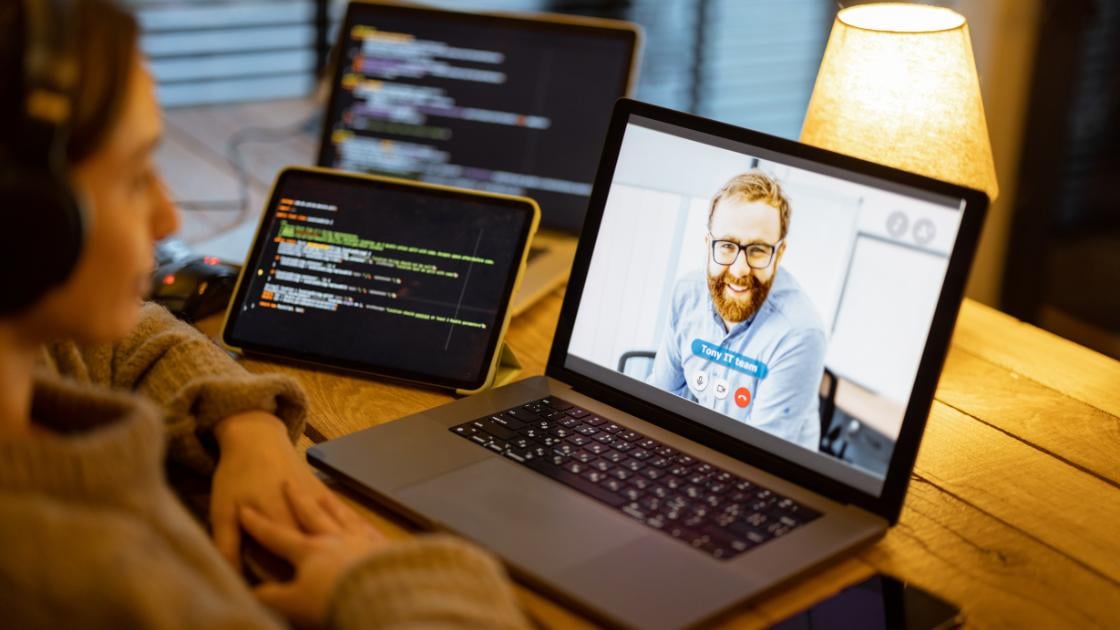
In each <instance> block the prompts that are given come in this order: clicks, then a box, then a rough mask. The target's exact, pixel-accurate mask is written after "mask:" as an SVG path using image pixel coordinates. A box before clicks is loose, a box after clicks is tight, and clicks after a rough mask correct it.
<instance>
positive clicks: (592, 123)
mask: <svg viewBox="0 0 1120 630" xmlns="http://www.w3.org/2000/svg"><path fill="white" fill-rule="evenodd" d="M638 42H639V33H638V30H637V27H636V26H634V25H632V24H629V23H627V22H620V21H613V20H599V19H591V18H575V17H569V16H551V15H538V16H529V15H525V16H513V15H490V14H475V13H458V12H453V11H444V10H439V9H431V8H423V7H414V6H399V5H386V4H377V3H366V2H351V3H350V5H349V7H348V8H347V11H346V17H345V20H344V22H343V25H342V28H341V30H340V31H339V39H338V50H337V54H338V55H339V63H337V64H335V66H336V68H335V75H334V77H333V80H332V83H331V86H332V87H331V95H330V102H329V104H328V108H327V113H326V119H325V122H324V125H323V135H322V138H321V141H320V145H319V158H318V164H319V166H326V167H330V168H341V169H346V170H351V171H359V172H369V173H380V174H385V175H394V176H397V177H406V178H411V179H419V180H423V181H426V182H433V183H438V184H449V185H454V186H459V187H463V188H473V189H477V190H487V191H492V192H501V193H507V194H514V195H524V196H528V197H532V198H533V199H535V200H536V201H537V202H538V204H539V205H540V207H541V217H542V220H541V228H542V231H541V232H539V233H538V234H537V236H536V238H535V240H534V245H533V250H531V252H530V258H529V265H528V268H527V270H526V274H525V276H524V278H523V280H522V283H521V287H520V289H519V291H518V294H517V295H516V296H515V297H514V301H513V306H512V309H513V313H514V314H517V313H519V312H521V311H523V310H524V309H525V308H526V307H528V306H529V305H530V304H531V303H532V302H533V301H534V300H536V299H537V298H539V297H541V296H543V295H544V294H546V293H548V292H549V291H551V290H552V289H555V288H556V287H557V286H559V285H560V284H561V283H562V282H563V281H564V280H565V279H566V278H567V276H568V273H569V272H570V270H571V264H572V258H573V256H574V254H575V244H576V237H577V236H578V235H579V231H580V228H581V227H582V225H583V217H584V215H585V213H586V210H587V201H588V197H589V196H590V194H591V184H592V180H593V179H594V176H595V167H596V165H597V164H598V158H599V153H600V149H601V148H602V144H603V136H604V134H605V133H606V130H607V123H608V122H609V118H610V109H611V105H612V104H613V103H614V101H615V100H616V99H618V98H619V97H621V96H624V95H626V94H628V93H629V92H630V90H631V88H632V85H633V81H634V78H635V75H636V60H637V54H638Z"/></svg>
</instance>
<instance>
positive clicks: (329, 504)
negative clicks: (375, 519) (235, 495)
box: [238, 484, 388, 627]
mask: <svg viewBox="0 0 1120 630" xmlns="http://www.w3.org/2000/svg"><path fill="white" fill-rule="evenodd" d="M284 494H285V496H286V497H287V500H288V502H289V504H290V506H291V512H292V514H294V515H295V517H296V521H297V523H298V527H293V526H291V525H288V524H286V523H283V522H280V521H279V520H277V519H270V518H268V517H266V516H264V515H263V514H261V513H260V512H259V511H257V510H255V509H253V508H251V507H248V506H243V507H242V508H241V509H240V511H239V512H238V513H239V515H240V520H241V524H242V525H243V526H244V527H245V531H247V532H248V533H249V535H250V536H252V537H253V538H254V539H256V541H257V542H259V543H261V545H263V546H264V547H265V548H266V549H268V550H269V551H271V552H272V553H274V554H276V555H278V556H280V557H282V558H284V559H286V560H287V561H288V562H289V563H291V565H292V566H293V567H294V568H295V578H293V579H292V580H291V581H290V582H283V583H278V582H270V583H266V584H263V585H261V586H258V587H257V588H256V589H254V594H255V595H256V596H257V599H259V600H260V601H261V602H262V603H263V604H265V605H266V606H268V607H269V608H272V609H273V610H275V611H276V612H278V613H280V614H281V615H283V616H284V617H285V618H286V619H288V620H289V621H291V622H292V623H295V624H296V625H298V626H301V627H322V626H323V625H324V624H325V623H326V621H327V614H328V612H329V610H328V607H329V605H330V597H331V593H332V592H333V591H334V588H335V586H336V585H337V584H338V581H339V579H340V578H341V577H342V576H343V575H344V574H345V573H346V571H347V570H349V569H350V568H351V567H353V566H355V565H356V564H358V563H360V562H361V561H362V560H364V559H366V558H368V557H369V556H371V555H373V554H375V553H376V552H377V551H379V550H380V549H382V548H384V547H385V546H386V545H387V544H388V541H387V539H386V538H385V536H384V535H383V534H381V533H380V532H378V531H377V530H376V529H374V527H373V526H372V525H370V524H369V523H368V522H367V521H365V520H363V519H362V518H361V517H360V516H358V515H357V514H355V513H354V511H353V510H351V509H350V508H348V507H347V506H346V505H345V504H343V503H342V501H341V500H339V499H338V497H336V496H334V495H333V494H331V493H329V492H328V493H327V494H326V495H325V496H315V495H312V494H311V493H307V492H302V491H300V490H298V489H295V488H293V487H292V486H290V485H287V484H285V485H284Z"/></svg>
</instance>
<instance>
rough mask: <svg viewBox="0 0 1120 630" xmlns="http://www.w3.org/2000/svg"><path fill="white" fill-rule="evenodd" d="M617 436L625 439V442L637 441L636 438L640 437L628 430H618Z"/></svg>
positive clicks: (640, 437)
mask: <svg viewBox="0 0 1120 630" xmlns="http://www.w3.org/2000/svg"><path fill="white" fill-rule="evenodd" d="M618 437H620V438H622V439H624V440H626V441H627V442H637V441H638V440H640V439H642V436H640V435H638V434H637V433H634V432H633V431H630V430H623V431H620V432H619V434H618Z"/></svg>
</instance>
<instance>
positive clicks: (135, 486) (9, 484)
mask: <svg viewBox="0 0 1120 630" xmlns="http://www.w3.org/2000/svg"><path fill="white" fill-rule="evenodd" d="M50 350H51V352H50V355H51V358H50V361H49V366H50V368H52V369H51V370H50V371H56V370H60V371H63V372H66V373H68V374H73V375H74V376H75V377H76V379H77V380H79V381H87V383H84V384H83V383H78V382H74V380H73V379H62V378H59V377H58V376H57V375H56V374H47V375H44V376H43V377H41V378H39V379H38V380H37V382H36V386H35V392H34V399H33V407H32V417H33V419H34V422H35V425H36V431H35V432H34V434H33V436H31V437H25V438H19V439H8V440H0V550H2V552H0V617H2V618H3V625H4V626H5V627H13V628H24V627H31V628H37V627H41V628H58V627H73V626H80V627H92V628H123V627H151V628H180V627H192V628H227V627H237V628H242V627H244V628H256V627H282V626H283V625H284V624H283V620H281V619H278V618H277V617H275V616H274V615H273V614H272V613H271V612H270V611H268V610H266V609H265V608H264V607H263V606H261V605H260V604H259V603H258V602H257V601H256V600H255V599H254V598H253V596H252V594H251V593H250V592H249V590H248V588H247V587H246V585H245V584H244V582H243V581H242V580H241V578H240V577H239V576H238V575H237V574H236V572H234V571H233V569H231V568H230V567H229V565H228V564H227V563H226V562H225V561H224V560H223V559H222V557H221V556H220V555H219V554H218V552H217V551H216V549H215V548H214V547H213V545H212V543H211V542H210V540H209V538H208V537H207V535H206V533H205V531H204V530H203V529H202V528H201V527H200V526H199V525H198V523H197V522H196V521H195V520H194V519H192V518H191V516H190V515H189V514H188V513H187V511H186V510H185V509H184V507H183V506H182V505H181V504H180V503H179V501H178V500H177V499H176V497H175V495H174V494H173V493H172V492H171V490H170V488H169V487H168V485H167V484H166V482H165V481H164V475H163V466H164V458H165V456H167V457H168V458H170V459H173V460H179V461H181V462H183V463H185V464H187V465H190V466H193V467H195V468H197V469H208V468H210V469H212V466H213V463H214V460H213V453H212V452H211V449H209V448H208V447H207V446H206V443H207V442H208V438H207V433H208V431H209V429H210V427H212V425H213V424H214V423H215V422H216V421H217V420H218V419H220V418H222V417H225V416H226V415H229V414H230V413H236V412H238V411H244V410H247V409H264V410H266V411H271V412H273V413H277V414H278V415H279V416H280V417H281V418H283V419H284V420H285V422H286V423H287V424H288V427H289V430H290V431H291V432H292V433H293V435H295V434H298V433H297V431H298V429H299V428H300V427H301V426H302V417H303V409H304V403H303V397H302V395H301V394H300V392H299V390H298V388H296V387H295V386H294V384H292V383H291V382H290V381H288V380H287V379H282V378H279V377H255V376H251V375H248V374H246V373H245V372H244V371H243V370H241V369H240V368H239V367H238V366H237V365H236V364H234V363H233V362H232V361H230V360H229V358H228V357H227V356H226V355H225V354H224V353H222V351H221V350H220V349H218V348H216V347H214V346H213V345H212V344H211V343H210V342H209V341H208V340H206V339H205V338H204V337H202V336H201V335H199V334H198V333H196V332H195V331H194V330H193V329H191V328H190V327H188V326H185V325H183V324H180V323H179V322H177V321H176V320H174V319H173V318H171V317H170V316H169V315H168V314H167V313H166V311H163V310H162V309H160V308H158V307H154V306H148V307H145V309H144V317H143V322H142V323H141V326H140V329H139V330H138V331H137V334H136V335H134V336H133V337H130V338H129V339H128V340H126V341H125V342H123V343H121V344H118V345H117V346H114V347H113V348H84V349H78V348H77V347H74V346H72V345H68V344H60V345H58V346H55V347H52V348H51V349H50ZM94 383H104V384H112V385H114V386H116V387H117V388H124V389H131V390H137V391H140V392H143V393H145V394H148V395H149V396H151V397H152V398H154V399H155V400H156V401H158V402H160V403H162V404H164V405H166V406H167V409H169V410H170V412H171V416H170V422H169V423H168V426H169V428H170V430H165V427H164V424H165V422H164V420H163V419H162V418H161V414H159V413H158V412H157V411H156V408H155V407H154V406H153V405H151V404H150V403H148V402H146V401H145V400H143V399H141V398H140V397H138V396H135V395H129V394H124V393H116V392H113V391H110V390H108V389H107V388H104V387H99V386H98V385H96V384H94ZM329 626H331V627H336V628H358V627H363V628H364V627H407V628H418V627H447V628H450V627H486V628H521V627H525V619H524V617H523V616H522V615H521V613H520V612H519V611H518V609H517V607H516V604H515V601H514V598H513V594H512V591H511V589H510V586H509V583H508V581H506V579H505V576H504V574H503V572H502V570H501V568H500V567H499V566H498V565H497V563H495V562H494V561H493V559H491V558H490V557H489V556H487V555H486V554H484V553H483V552H481V551H479V550H477V549H475V548H474V547H471V546H470V545H467V544H465V543H463V542H460V541H457V540H455V539H452V538H450V537H425V538H417V539H415V540H412V541H409V542H404V543H398V544H394V545H393V546H392V547H390V548H389V549H388V550H386V551H383V552H381V553H379V554H377V555H375V556H373V557H372V558H370V559H369V560H366V561H365V562H363V563H361V564H360V565H358V566H357V567H356V568H354V569H352V570H351V571H350V572H348V573H347V574H346V575H345V576H344V577H343V579H342V580H340V583H339V585H338V586H337V587H336V589H335V592H334V594H333V595H332V599H331V607H330V619H329Z"/></svg>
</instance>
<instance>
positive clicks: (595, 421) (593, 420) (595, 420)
mask: <svg viewBox="0 0 1120 630" xmlns="http://www.w3.org/2000/svg"><path fill="white" fill-rule="evenodd" d="M583 422H584V424H590V425H591V426H593V427H597V426H599V425H601V424H603V423H605V422H606V420H604V419H602V418H600V417H599V416H584V418H583Z"/></svg>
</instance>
